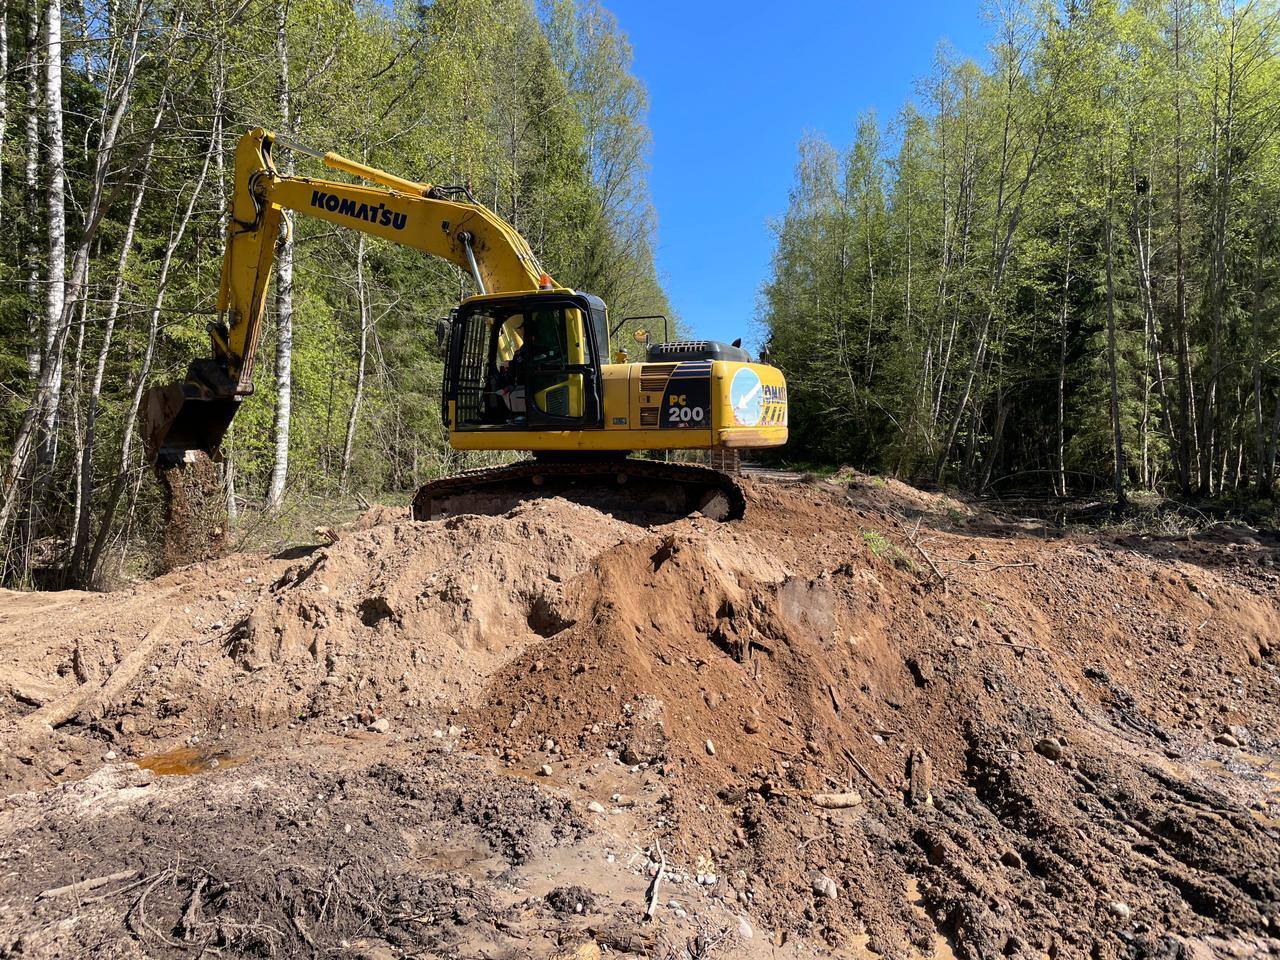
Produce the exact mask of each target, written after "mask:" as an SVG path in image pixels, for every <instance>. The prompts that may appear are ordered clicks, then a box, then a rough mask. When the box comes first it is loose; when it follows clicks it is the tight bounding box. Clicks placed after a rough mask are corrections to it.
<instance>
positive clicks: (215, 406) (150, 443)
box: [142, 381, 240, 465]
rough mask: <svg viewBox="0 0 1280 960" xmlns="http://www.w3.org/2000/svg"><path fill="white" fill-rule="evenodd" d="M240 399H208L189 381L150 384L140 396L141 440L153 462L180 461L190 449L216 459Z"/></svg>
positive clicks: (167, 462) (162, 463) (160, 463)
mask: <svg viewBox="0 0 1280 960" xmlns="http://www.w3.org/2000/svg"><path fill="white" fill-rule="evenodd" d="M239 402H240V401H239V398H209V397H208V396H207V395H205V394H204V392H203V391H202V390H201V388H200V387H199V386H197V385H196V384H193V383H191V382H189V381H188V382H186V383H170V384H166V385H165V386H163V387H152V388H151V389H150V390H148V391H147V392H146V395H145V396H144V397H143V406H142V442H143V445H144V446H145V448H146V452H147V459H148V460H149V461H150V462H151V463H153V464H159V465H164V464H169V463H179V462H181V461H183V460H187V459H189V452H193V451H201V452H203V453H205V454H207V455H208V456H209V457H211V458H213V459H217V456H218V448H219V447H220V446H221V445H222V438H223V436H224V435H225V434H226V432H227V428H228V427H230V426H231V420H232V418H233V417H234V416H235V414H236V406H237V404H238V403H239Z"/></svg>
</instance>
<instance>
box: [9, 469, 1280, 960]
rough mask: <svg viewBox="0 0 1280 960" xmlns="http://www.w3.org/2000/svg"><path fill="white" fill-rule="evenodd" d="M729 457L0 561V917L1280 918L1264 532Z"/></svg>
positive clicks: (455, 952)
mask: <svg viewBox="0 0 1280 960" xmlns="http://www.w3.org/2000/svg"><path fill="white" fill-rule="evenodd" d="M746 484H747V486H748V494H749V507H748V513H747V518H746V520H744V521H742V522H738V523H731V524H718V523H715V522H713V521H710V520H707V519H704V518H698V517H695V518H685V519H679V520H676V521H674V522H669V523H663V524H657V525H644V524H638V523H634V522H631V520H634V519H635V518H634V517H630V518H629V519H619V518H615V517H614V516H610V515H609V514H607V513H604V512H601V511H599V510H596V509H593V508H591V507H588V506H584V505H581V504H576V503H570V502H567V501H564V500H560V499H548V500H540V501H531V502H528V503H525V504H523V505H520V506H518V507H516V508H515V509H513V510H511V511H510V512H508V513H506V514H504V515H501V516H478V515H464V516H457V517H452V518H449V519H444V520H435V521H430V522H426V523H415V522H412V521H410V520H408V519H407V517H406V516H405V515H404V514H403V513H400V512H397V511H393V510H388V509H385V508H383V509H377V510H375V511H371V513H370V515H369V516H366V517H365V518H364V520H362V521H361V522H360V523H359V524H356V525H354V526H353V528H352V529H348V530H344V531H341V532H340V533H339V535H338V536H337V539H336V542H334V543H332V544H327V545H323V546H317V547H314V548H308V549H300V550H295V551H291V552H289V553H287V554H282V555H279V556H267V555H245V554H241V555H234V556H229V557H225V558H223V559H220V560H216V561H211V562H208V563H203V564H199V565H195V566H191V567H187V568H184V569H181V570H178V571H177V572H175V573H172V574H169V575H167V576H164V577H162V578H160V579H158V580H155V581H152V582H149V583H145V584H140V585H138V586H137V587H135V588H133V589H130V590H124V591H119V592H116V593H111V594H82V593H56V594H17V593H5V594H3V595H2V596H0V743H3V744H4V750H3V756H2V758H0V790H2V791H3V797H2V798H0V956H23V957H31V956H34V957H57V956H64V957H72V956H77V957H78V956H92V957H169V956H173V957H177V956H193V957H195V956H223V957H230V956H247V955H252V956H277V957H287V956H317V957H318V956H326V957H334V956H365V957H378V958H382V957H439V958H444V957H467V958H472V957H474V958H480V957H489V958H516V957H550V956H556V955H559V954H567V955H569V956H579V957H589V956H594V955H596V951H597V950H600V951H603V952H604V953H605V954H606V955H614V954H616V955H621V956H627V955H633V956H645V957H659V958H677V957H679V958H684V957H688V958H702V957H745V958H754V957H760V958H764V957H770V958H774V957H776V958H799V957H813V956H829V957H859V958H861V957H867V956H884V957H892V958H907V957H923V956H930V955H934V956H951V955H954V956H958V957H1000V956H1013V957H1033V958H1040V957H1051V958H1059V957H1062V958H1067V957H1092V958H1112V957H1142V958H1145V957H1153V958H1154V957H1159V958H1170V960H1174V958H1202V957H1213V956H1230V957H1265V956H1276V955H1280V939H1277V938H1280V833H1278V832H1277V831H1278V830H1280V767H1277V766H1276V760H1277V757H1280V750H1278V747H1277V737H1278V736H1280V676H1278V675H1277V665H1278V663H1280V539H1278V538H1277V536H1276V534H1275V533H1274V532H1270V533H1269V532H1258V531H1254V530H1250V529H1248V528H1244V527H1233V526H1229V525H1221V524H1220V525H1216V526H1213V527H1211V528H1207V529H1205V530H1203V531H1201V532H1200V533H1198V534H1195V535H1190V536H1188V535H1181V534H1180V535H1176V536H1175V535H1170V536H1155V535H1140V534H1136V533H1118V534H1116V533H1108V534H1105V535H1099V534H1093V533H1087V532H1066V533H1063V532H1059V531H1053V530H1048V529H1044V528H1042V527H1040V526H1038V525H1037V524H1035V523H1033V522H1025V521H1018V520H1016V519H1013V518H1009V517H999V516H995V515H992V514H989V513H986V512H984V511H982V510H980V509H977V508H974V507H972V506H969V505H966V504H964V503H960V502H957V501H955V500H951V499H948V498H945V497H940V496H935V495H928V494H923V493H920V492H918V491H915V490H912V489H911V488H909V487H905V486H903V485H901V484H898V483H896V482H884V481H879V480H875V479H872V478H867V477H860V476H846V477H845V478H844V479H841V480H838V481H823V482H812V481H805V480H799V481H794V482H779V481H777V480H767V479H760V478H756V479H752V480H748V481H746ZM659 872H660V873H661V879H660V882H659V883H658V884H657V890H656V894H655V893H654V892H653V890H652V886H653V876H654V874H656V873H659ZM650 910H651V912H652V918H651V919H648V920H646V916H645V915H646V912H647V911H650Z"/></svg>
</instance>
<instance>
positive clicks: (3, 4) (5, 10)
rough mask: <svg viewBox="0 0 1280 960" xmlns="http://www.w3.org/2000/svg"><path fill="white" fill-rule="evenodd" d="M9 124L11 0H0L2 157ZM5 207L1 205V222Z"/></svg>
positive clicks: (0, 193) (0, 175)
mask: <svg viewBox="0 0 1280 960" xmlns="http://www.w3.org/2000/svg"><path fill="white" fill-rule="evenodd" d="M8 126H9V0H0V157H3V156H4V135H5V131H6V130H7V129H8ZM3 199H4V165H3V164H0V202H2V201H3ZM3 222H4V209H3V207H2V206H0V223H3Z"/></svg>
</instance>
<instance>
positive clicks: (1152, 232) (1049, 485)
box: [761, 0, 1280, 500]
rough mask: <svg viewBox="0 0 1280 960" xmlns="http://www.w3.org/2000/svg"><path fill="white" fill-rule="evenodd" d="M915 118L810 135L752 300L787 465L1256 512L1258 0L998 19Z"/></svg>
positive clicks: (1274, 262) (1263, 149)
mask: <svg viewBox="0 0 1280 960" xmlns="http://www.w3.org/2000/svg"><path fill="white" fill-rule="evenodd" d="M997 9H998V15H997V16H996V17H995V19H994V27H995V30H994V39H993V41H992V44H991V47H990V58H989V63H988V64H987V65H985V66H984V65H979V64H977V63H974V62H972V61H969V60H962V59H959V58H957V57H956V56H955V54H954V53H953V52H952V51H950V50H949V49H948V48H946V47H945V46H944V47H942V48H940V49H939V51H938V54H937V59H936V64H935V67H934V69H933V71H932V73H931V74H930V75H929V76H928V77H926V78H924V79H923V80H922V81H921V82H920V84H919V88H918V96H917V98H916V101H915V102H914V103H912V104H909V105H907V106H906V107H904V108H903V109H902V111H901V112H900V113H899V114H898V115H897V116H896V117H894V118H893V119H892V121H891V122H889V123H887V124H882V123H881V122H880V121H879V120H878V119H877V118H875V117H871V116H865V117H862V118H861V119H860V120H859V122H858V124H857V133H856V136H855V137H854V140H853V143H852V145H851V146H849V147H848V148H845V149H837V148H835V147H833V146H831V145H830V144H828V143H827V142H825V141H824V140H822V139H820V138H817V137H811V138H809V139H806V140H805V142H803V143H802V144H801V145H800V155H799V160H798V162H797V167H796V177H795V186H794V187H793V188H792V192H791V197H790V202H789V205H788V208H787V211H786V214H785V215H784V216H783V217H782V218H781V219H780V220H779V221H778V223H777V224H776V233H777V247H776V251H775V255H774V261H773V270H772V274H771V277H770V278H769V280H768V282H767V284H766V285H765V287H764V290H763V295H762V298H761V319H762V320H763V323H764V325H765V327H766V331H767V345H768V356H769V358H770V359H771V360H772V361H773V362H774V363H776V364H778V365H780V366H781V367H783V369H784V370H785V371H786V373H787V375H788V379H789V391H790V399H791V404H792V415H791V430H792V443H791V446H790V448H789V450H788V451H787V455H789V456H791V457H795V458H797V459H808V460H813V461H819V462H822V461H825V462H833V463H834V462H847V463H853V464H857V465H861V466H865V467H870V468H872V469H878V470H886V471H892V472H894V473H896V474H900V475H903V476H906V477H911V478H917V479H918V478H925V479H928V480H933V481H944V480H945V481H951V482H956V483H959V484H961V485H963V486H965V487H967V488H969V489H972V490H975V491H992V490H995V491H997V492H999V491H1003V490H1009V489H1012V488H1023V489H1033V490H1036V491H1038V492H1045V493H1050V492H1052V493H1057V494H1059V495H1062V494H1066V493H1069V492H1072V491H1075V492H1092V491H1094V490H1095V489H1099V488H1101V489H1104V490H1105V489H1108V488H1111V489H1113V490H1114V491H1115V493H1116V494H1117V496H1118V497H1119V498H1120V499H1121V500H1123V499H1124V498H1125V496H1126V495H1127V491H1129V490H1133V489H1142V490H1153V491H1163V492H1177V493H1179V494H1197V495H1202V496H1204V495H1219V494H1228V495H1234V494H1236V493H1245V492H1248V491H1250V490H1252V489H1260V490H1262V491H1263V492H1268V491H1270V490H1271V489H1272V487H1273V484H1274V482H1275V473H1276V446H1277V434H1278V433H1280V324H1278V320H1277V317H1278V314H1280V309H1278V307H1280V283H1277V279H1278V271H1280V229H1278V228H1280V222H1278V216H1277V210H1280V206H1278V204H1277V201H1280V136H1277V132H1278V130H1277V125H1278V124H1280V60H1278V59H1277V52H1278V51H1277V44H1278V43H1280V34H1278V33H1277V29H1278V28H1280V14H1278V13H1277V8H1276V5H1275V4H1274V3H1267V2H1209V3H1204V2H1198V0H1131V2H1127V3H1125V2H1120V0H1069V2H1066V3H1063V4H1056V3H1040V2H1025V3H1009V4H1001V5H999V7H998V8H997Z"/></svg>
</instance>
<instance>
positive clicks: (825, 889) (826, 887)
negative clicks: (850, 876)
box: [812, 872, 840, 900]
mask: <svg viewBox="0 0 1280 960" xmlns="http://www.w3.org/2000/svg"><path fill="white" fill-rule="evenodd" d="M812 883H813V892H814V893H815V894H817V895H818V896H819V897H825V898H826V899H828V900H835V899H836V898H837V897H839V896H840V888H839V887H838V886H837V885H836V882H835V881H834V880H832V879H831V878H830V877H828V876H827V875H826V874H825V873H821V872H815V873H814V874H813V878H812Z"/></svg>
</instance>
